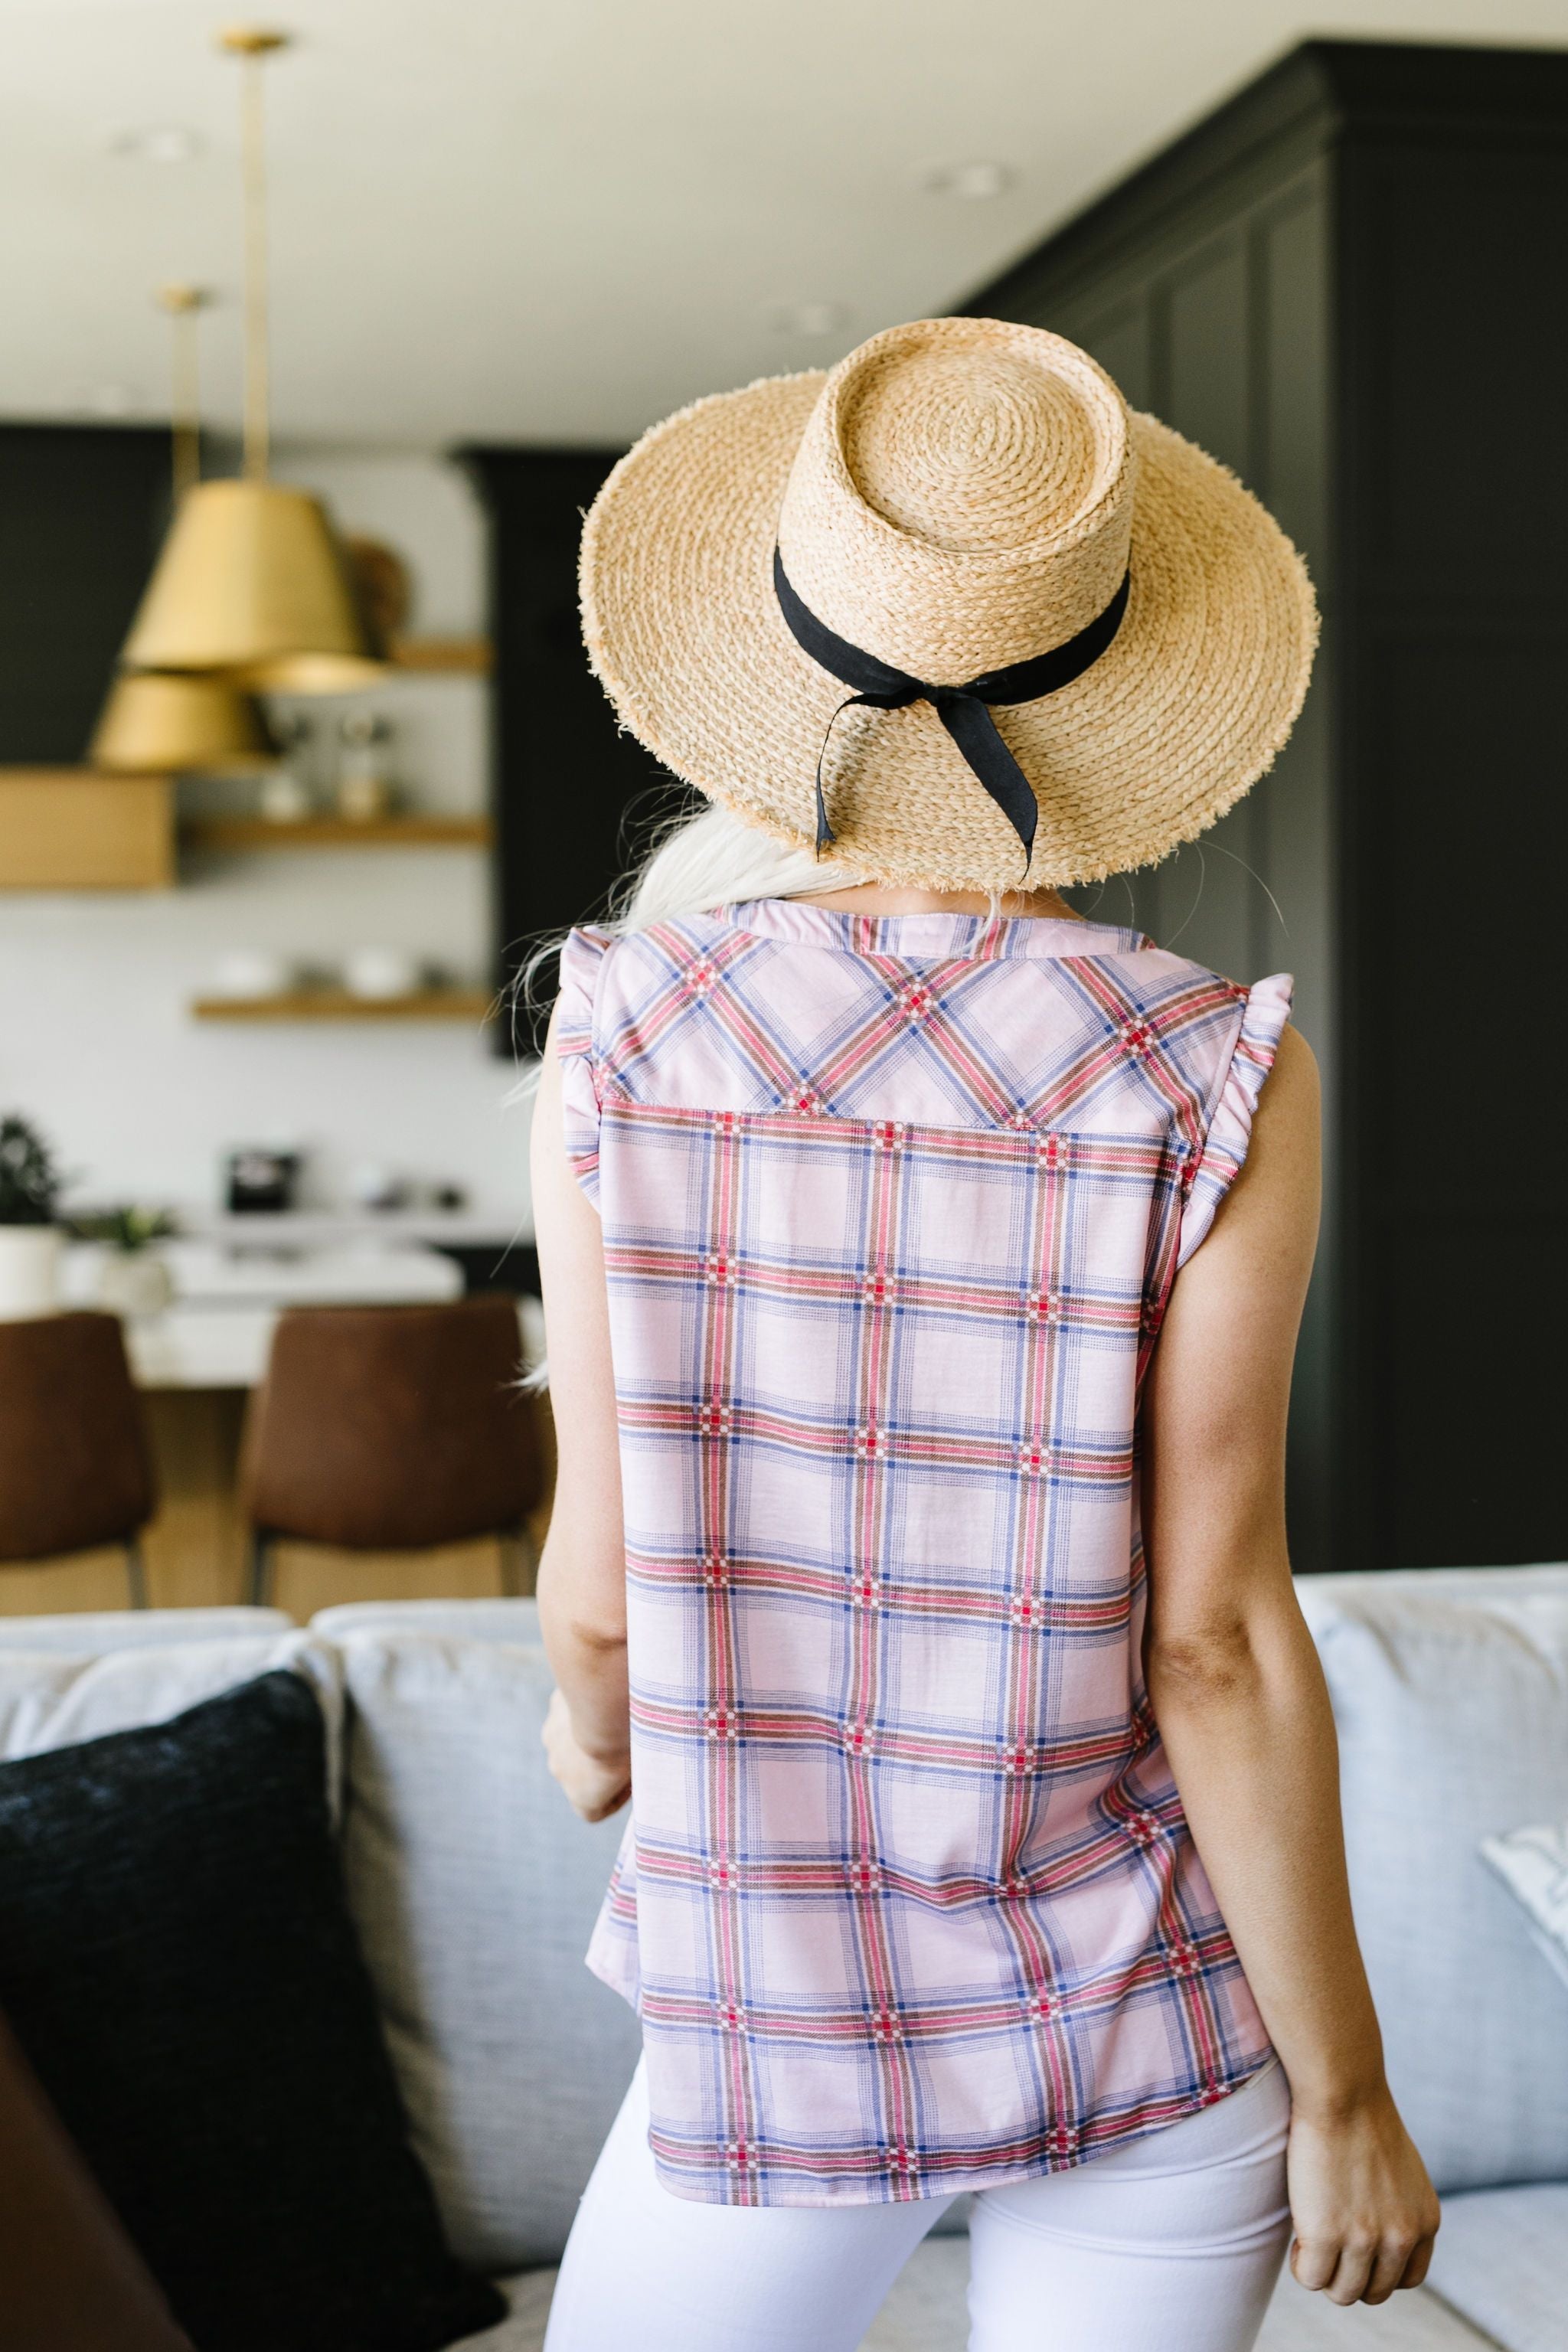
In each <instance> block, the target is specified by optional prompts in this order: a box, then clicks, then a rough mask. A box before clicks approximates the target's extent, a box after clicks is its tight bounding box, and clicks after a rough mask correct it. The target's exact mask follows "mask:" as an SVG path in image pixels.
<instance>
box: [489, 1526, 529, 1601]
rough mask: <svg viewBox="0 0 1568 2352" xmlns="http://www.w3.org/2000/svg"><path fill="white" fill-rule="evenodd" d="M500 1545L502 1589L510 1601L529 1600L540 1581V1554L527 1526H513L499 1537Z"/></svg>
mask: <svg viewBox="0 0 1568 2352" xmlns="http://www.w3.org/2000/svg"><path fill="white" fill-rule="evenodd" d="M497 1541H498V1542H499V1543H500V1589H501V1591H502V1593H503V1594H504V1595H505V1597H506V1598H507V1599H508V1600H509V1601H522V1600H527V1599H528V1598H529V1597H530V1596H531V1594H532V1593H533V1592H534V1591H536V1589H537V1587H538V1583H539V1554H538V1552H537V1550H536V1549H534V1542H533V1538H532V1537H531V1535H530V1534H529V1532H528V1529H527V1528H510V1529H509V1530H508V1531H507V1532H506V1533H505V1534H503V1535H501V1536H500V1537H498V1538H497Z"/></svg>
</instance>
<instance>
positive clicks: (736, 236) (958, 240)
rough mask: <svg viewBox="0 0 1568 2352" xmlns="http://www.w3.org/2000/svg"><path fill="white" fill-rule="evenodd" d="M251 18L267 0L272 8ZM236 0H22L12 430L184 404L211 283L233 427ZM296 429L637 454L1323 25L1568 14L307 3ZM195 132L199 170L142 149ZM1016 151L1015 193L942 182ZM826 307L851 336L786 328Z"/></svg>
mask: <svg viewBox="0 0 1568 2352" xmlns="http://www.w3.org/2000/svg"><path fill="white" fill-rule="evenodd" d="M240 5H243V0H240ZM223 21H224V0H216V5H215V0H208V4H207V5H197V0H0V414H5V415H11V416H70V415H107V414H111V413H115V412H116V411H118V412H119V413H121V414H126V415H139V416H148V417H156V416H159V415H162V414H163V413H164V411H165V407H166V401H165V394H164V384H165V380H166V366H167V346H166V341H165V338H166V335H167V328H166V326H165V324H164V322H163V320H162V318H161V317H160V316H159V314H158V313H157V312H156V311H155V310H154V309H153V304H152V299H151V296H152V290H153V288H154V287H155V286H157V285H158V284H159V283H160V282H162V281H164V280H167V279H169V278H184V279H194V280H196V281H199V282H201V283H204V284H206V285H209V286H211V287H213V288H214V289H216V291H217V292H218V294H219V296H220V298H221V307H220V308H219V309H218V310H216V312H215V313H214V314H212V316H211V317H210V318H209V319H208V320H206V321H205V323H204V327H203V367H204V375H205V390H206V397H207V404H208V410H209V414H210V415H212V416H213V417H214V418H215V419H216V420H217V421H218V422H220V423H229V422H232V421H233V420H234V418H235V417H236V416H237V405H238V400H237V395H238V373H239V347H238V330H237V302H236V297H237V253H238V239H237V231H238V203H237V162H236V157H237V141H236V134H235V113H236V89H235V81H236V68H234V66H233V65H232V64H230V63H229V62H228V61H227V60H226V59H223V58H219V57H217V56H216V54H215V52H214V49H213V47H212V37H213V33H214V30H215V27H216V25H218V24H220V23H221V22H223ZM259 21H261V22H263V23H269V22H276V23H279V24H281V25H283V26H288V27H289V28H290V29H291V30H292V31H293V32H294V33H295V34H296V35H297V36H298V45H297V47H295V48H294V49H292V50H291V51H289V53H287V54H285V55H284V56H283V57H282V58H279V60H277V61H276V62H275V63H274V64H273V65H272V66H271V67H270V68H269V69H268V105H269V127H270V136H269V152H270V159H271V166H272V175H273V183H274V190H275V200H274V208H273V256H274V275H273V303H274V320H275V348H274V387H275V404H276V415H277V425H278V430H279V434H280V435H282V436H286V437H295V438H312V439H333V440H340V441H349V442H358V443H378V444H381V445H384V446H385V445H405V446H406V445H420V446H428V445H430V444H433V443H439V442H444V441H451V440H457V439H462V438H468V437H475V438H488V437H493V438H504V439H526V440H544V441H557V442H579V443H582V442H598V441H605V442H613V441H617V440H623V439H626V438H627V437H629V436H632V435H633V434H635V433H636V432H637V430H639V429H640V427H641V426H642V425H645V424H647V422H649V421H650V420H651V419H652V418H654V417H656V416H658V415H662V414H663V413H664V412H665V411H666V410H668V409H669V408H671V407H674V406H676V405H677V404H679V403H680V402H682V401H685V400H689V399H691V398H693V397H694V396H696V395H697V394H700V393H702V392H706V391H710V390H716V389H719V388H721V387H724V386H727V385H731V384H734V383H743V382H745V381H746V380H748V379H749V378H751V377H752V376H755V375H762V374H770V373H781V372H783V371H785V370H788V369H791V368H798V367H807V366H814V365H818V364H822V363H824V362H828V361H831V360H833V359H835V358H837V356H838V354H839V353H840V352H842V351H844V350H847V349H848V348H849V346H850V345H852V344H853V343H855V342H858V341H859V340H860V339H861V338H862V337H863V336H865V335H867V334H869V333H871V332H873V331H875V330H876V329H877V328H879V327H881V326H884V325H887V324H889V323H890V322H891V321H893V320H898V319H900V318H907V317H915V316H920V315H921V314H923V313H928V312H931V311H940V310H943V309H945V308H946V307H948V306H949V305H950V304H951V303H952V302H954V301H956V300H958V299H962V298H963V296H964V295H965V294H966V293H967V292H968V291H969V290H970V289H973V287H974V286H976V285H977V284H979V283H981V282H982V281H983V280H984V278H985V277H986V276H987V275H989V274H990V273H991V272H993V271H994V270H995V269H996V268H998V267H1000V265H1001V264H1003V263H1004V262H1005V261H1006V260H1007V259H1009V258H1010V257H1012V256H1014V255H1015V254H1016V253H1018V252H1020V251H1022V250H1024V249H1026V247H1028V246H1030V245H1031V244H1032V243H1034V242H1035V241H1036V240H1037V238H1038V237H1039V236H1042V235H1043V234H1044V233H1045V232H1046V231H1047V230H1048V229H1050V228H1051V227H1052V226H1055V225H1056V224H1057V223H1058V222H1060V221H1061V220H1063V219H1064V218H1066V217H1067V216H1068V215H1069V214H1071V213H1072V212H1074V211H1075V210H1077V209H1078V207H1079V205H1082V204H1083V203H1084V202H1085V201H1086V200H1087V199H1088V198H1089V197H1090V196H1092V195H1093V194H1096V193H1097V192H1098V191H1099V190H1100V189H1102V188H1104V187H1105V186H1107V185H1108V184H1110V183H1111V182H1112V181H1114V180H1115V179H1117V178H1118V177H1119V176H1120V175H1121V173H1123V172H1124V171H1125V170H1126V169H1127V168H1128V167H1129V166H1130V165H1131V164H1132V163H1135V162H1137V161H1138V160H1139V159H1140V158H1142V156H1144V155H1146V154H1148V153H1149V152H1152V150H1153V149H1155V148H1157V147H1158V146H1160V145H1161V144H1162V143H1163V142H1164V141H1165V140H1166V139H1167V138H1169V137H1170V136H1171V135H1172V134H1173V132H1174V131H1178V130H1180V129H1181V128H1182V127H1183V126H1184V125H1185V124H1186V123H1188V122H1190V121H1194V119H1195V118H1196V117H1198V116H1199V115H1201V114H1202V113H1204V112H1205V110H1206V109H1207V108H1209V107H1210V106H1211V105H1213V104H1214V103H1215V101H1216V100H1218V99H1219V98H1221V97H1223V96H1224V95H1225V94H1226V93H1227V92H1228V91H1230V90H1231V89H1235V88H1236V87H1237V85H1238V84H1240V83H1242V82H1244V81H1245V80H1247V79H1248V78H1249V77H1250V76H1251V75H1252V74H1254V73H1255V72H1257V71H1258V69H1259V68H1262V67H1263V66H1265V65H1267V64H1268V63H1269V62H1270V61H1271V60H1272V59H1273V58H1276V57H1277V56H1279V54H1280V52H1281V51H1282V50H1284V49H1285V48H1287V47H1289V46H1290V45H1291V44H1292V43H1293V42H1295V41H1296V40H1298V39H1300V38H1301V37H1303V36H1304V35H1306V34H1308V33H1312V32H1318V33H1332V32H1339V33H1351V34H1362V35H1366V36H1380V35H1381V36H1386V37H1394V38H1399V37H1405V38H1419V37H1426V38H1433V39H1471V40H1495V41H1507V40H1515V41H1522V42H1535V43H1546V44H1551V45H1553V46H1557V45H1565V44H1568V0H1381V5H1378V0H1338V5H1337V6H1336V8H1335V13H1334V16H1333V17H1332V19H1331V21H1328V22H1325V21H1323V20H1322V19H1319V18H1314V17H1312V16H1307V15H1304V14H1303V13H1302V12H1301V11H1300V10H1299V9H1298V8H1296V7H1295V6H1292V5H1289V0H1180V5H1172V0H1070V5H1069V0H279V14H278V15H277V16H268V15H267V14H266V13H262V14H261V16H260V18H259ZM165 126H175V127H178V128H181V129H184V130H186V131H192V132H194V133H195V134H196V136H197V139H198V141H199V152H198V153H197V155H196V156H195V160H192V161H189V162H185V163H153V162H150V161H147V160H145V159H142V158H138V157H132V156H128V155H125V154H122V153H118V152H114V150H115V142H116V141H117V140H118V139H119V138H121V135H122V134H124V133H126V132H137V131H147V130H152V129H158V128H162V127H165ZM976 158H981V159H994V160H996V161H999V162H1001V163H1005V164H1006V165H1007V166H1008V167H1009V169H1010V171H1011V173H1012V174H1013V179H1012V184H1011V185H1010V186H1009V188H1008V189H1007V191H1006V192H1005V194H1002V195H1001V196H999V197H995V198H992V199H990V200H986V201H980V202H976V201H973V200H963V199H958V198H953V197H951V196H949V197H942V196H938V195H933V194H929V193H927V192H926V190H925V188H924V185H923V183H924V181H925V179H926V177H927V176H928V175H929V174H930V173H931V171H932V170H933V169H934V168H937V167H940V166H942V165H944V164H951V163H962V162H964V161H968V160H971V159H976ZM803 303H807V304H809V303H816V304H821V305H830V306H833V309H832V311H831V314H830V315H831V318H832V321H833V323H832V324H831V325H830V326H829V327H828V328H827V329H826V331H820V332H817V333H809V332H804V331H801V330H800V328H799V327H798V325H795V326H791V325H781V324H780V323H779V321H778V319H777V315H776V314H777V312H778V311H779V310H780V309H781V308H783V307H788V306H798V305H800V304H803Z"/></svg>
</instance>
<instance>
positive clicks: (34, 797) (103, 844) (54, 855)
mask: <svg viewBox="0 0 1568 2352" xmlns="http://www.w3.org/2000/svg"><path fill="white" fill-rule="evenodd" d="M173 882H174V783H173V782H172V780H171V779H170V778H169V777H167V776H109V775H102V774H100V772H98V770H97V769H95V768H13V767H0V890H166V889H168V888H169V887H170V886H171V885H172V884H173Z"/></svg>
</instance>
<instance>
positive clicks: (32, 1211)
mask: <svg viewBox="0 0 1568 2352" xmlns="http://www.w3.org/2000/svg"><path fill="white" fill-rule="evenodd" d="M59 1194H60V1172H59V1170H58V1166H57V1165H56V1162H55V1157H54V1154H53V1153H52V1152H51V1150H49V1147H48V1145H47V1143H46V1142H45V1141H44V1139H43V1137H42V1136H41V1135H40V1134H39V1133H38V1130H37V1128H36V1127H34V1126H33V1125H32V1124H31V1122H30V1121H29V1120H27V1119H25V1118H21V1117H19V1116H18V1115H17V1114H16V1112H15V1111H8V1112H6V1113H5V1114H4V1115H3V1116H0V1318H5V1320H6V1321H8V1322H16V1321H17V1320H19V1319H20V1318H23V1317H25V1316H31V1315H52V1314H53V1312H54V1310H55V1307H56V1306H57V1305H58V1285H59V1255H60V1231H59V1227H58V1224H57V1223H56V1222H55V1209H56V1205H57V1203H58V1200H59Z"/></svg>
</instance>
